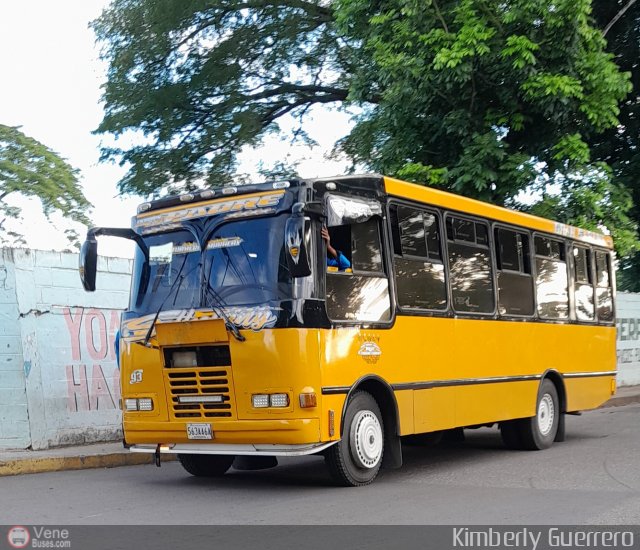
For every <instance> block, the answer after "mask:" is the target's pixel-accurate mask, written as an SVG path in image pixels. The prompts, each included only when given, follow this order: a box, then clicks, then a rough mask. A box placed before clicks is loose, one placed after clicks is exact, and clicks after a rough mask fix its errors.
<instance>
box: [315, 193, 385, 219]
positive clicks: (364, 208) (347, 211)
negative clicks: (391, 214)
mask: <svg viewBox="0 0 640 550" xmlns="http://www.w3.org/2000/svg"><path fill="white" fill-rule="evenodd" d="M381 215H382V206H380V203H378V202H376V201H372V200H366V199H353V198H346V197H339V196H336V195H330V196H329V197H328V198H327V226H328V227H333V226H336V225H346V224H351V223H362V222H366V221H367V220H368V219H369V218H371V217H373V216H381Z"/></svg>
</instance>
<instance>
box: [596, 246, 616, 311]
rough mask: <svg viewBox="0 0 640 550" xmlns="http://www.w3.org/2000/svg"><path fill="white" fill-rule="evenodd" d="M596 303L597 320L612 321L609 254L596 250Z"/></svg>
mask: <svg viewBox="0 0 640 550" xmlns="http://www.w3.org/2000/svg"><path fill="white" fill-rule="evenodd" d="M596 305H597V310H598V321H604V322H605V323H610V322H612V321H613V290H612V288H611V255H610V254H608V253H607V252H600V251H596Z"/></svg>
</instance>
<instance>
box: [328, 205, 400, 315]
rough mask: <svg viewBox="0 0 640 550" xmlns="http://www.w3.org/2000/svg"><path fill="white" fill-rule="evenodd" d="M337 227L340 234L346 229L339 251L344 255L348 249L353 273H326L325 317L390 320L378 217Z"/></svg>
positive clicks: (389, 303)
mask: <svg viewBox="0 0 640 550" xmlns="http://www.w3.org/2000/svg"><path fill="white" fill-rule="evenodd" d="M340 228H341V229H344V231H345V233H344V234H346V229H345V228H347V229H348V231H349V235H350V244H349V247H348V248H347V250H343V251H342V252H343V253H344V254H345V255H346V254H347V253H348V252H350V254H351V257H350V260H351V268H352V271H353V273H338V272H333V271H328V272H327V278H326V287H327V299H326V304H327V314H328V315H329V318H330V319H334V320H343V321H367V322H385V321H388V320H389V319H391V301H390V297H389V280H388V279H387V276H386V274H385V273H384V266H383V262H382V244H381V239H380V227H379V222H378V219H377V218H375V217H374V218H370V219H368V220H367V221H365V222H363V223H356V224H352V225H349V226H340ZM332 229H333V228H332ZM332 244H333V235H332ZM337 244H339V243H337ZM334 246H335V245H334ZM345 248H346V246H345Z"/></svg>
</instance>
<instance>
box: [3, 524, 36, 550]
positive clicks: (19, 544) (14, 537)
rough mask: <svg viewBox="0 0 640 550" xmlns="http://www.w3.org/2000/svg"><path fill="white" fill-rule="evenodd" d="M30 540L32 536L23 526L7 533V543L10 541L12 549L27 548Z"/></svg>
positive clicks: (13, 528) (17, 526)
mask: <svg viewBox="0 0 640 550" xmlns="http://www.w3.org/2000/svg"><path fill="white" fill-rule="evenodd" d="M30 540H31V535H30V534H29V529H27V528H26V527H22V526H21V525H16V526H15V527H12V528H11V529H9V532H8V533H7V541H9V545H11V547H12V548H26V546H27V545H28V544H29V541H30Z"/></svg>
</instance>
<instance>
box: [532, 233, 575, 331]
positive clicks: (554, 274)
mask: <svg viewBox="0 0 640 550" xmlns="http://www.w3.org/2000/svg"><path fill="white" fill-rule="evenodd" d="M534 246H535V251H536V297H537V299H538V314H539V315H540V317H542V318H544V319H568V318H569V292H568V284H567V283H568V281H567V262H566V256H565V248H564V243H563V242H560V241H556V240H554V239H548V238H546V237H536V238H535V239H534Z"/></svg>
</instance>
